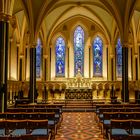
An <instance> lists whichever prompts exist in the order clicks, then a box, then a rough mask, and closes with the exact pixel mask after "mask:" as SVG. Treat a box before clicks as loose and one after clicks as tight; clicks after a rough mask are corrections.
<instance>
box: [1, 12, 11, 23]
mask: <svg viewBox="0 0 140 140" xmlns="http://www.w3.org/2000/svg"><path fill="white" fill-rule="evenodd" d="M11 18H12V16H11V15H7V14H5V13H0V21H7V22H10V20H11Z"/></svg>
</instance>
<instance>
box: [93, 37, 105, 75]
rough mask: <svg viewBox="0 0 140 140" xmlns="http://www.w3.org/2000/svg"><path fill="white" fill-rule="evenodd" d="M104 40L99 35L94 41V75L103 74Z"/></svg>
mask: <svg viewBox="0 0 140 140" xmlns="http://www.w3.org/2000/svg"><path fill="white" fill-rule="evenodd" d="M102 54H103V42H102V39H101V38H100V37H99V36H97V37H96V38H95V39H94V41H93V75H94V76H102Z"/></svg>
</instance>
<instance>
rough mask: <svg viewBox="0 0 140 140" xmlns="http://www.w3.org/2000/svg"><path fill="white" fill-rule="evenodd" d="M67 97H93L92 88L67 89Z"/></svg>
mask: <svg viewBox="0 0 140 140" xmlns="http://www.w3.org/2000/svg"><path fill="white" fill-rule="evenodd" d="M65 99H92V89H83V88H70V89H66V91H65Z"/></svg>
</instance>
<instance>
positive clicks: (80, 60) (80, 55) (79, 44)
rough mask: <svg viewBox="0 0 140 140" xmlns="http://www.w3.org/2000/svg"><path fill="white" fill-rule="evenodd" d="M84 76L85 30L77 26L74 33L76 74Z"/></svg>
mask: <svg viewBox="0 0 140 140" xmlns="http://www.w3.org/2000/svg"><path fill="white" fill-rule="evenodd" d="M78 72H80V73H81V74H82V75H84V30H83V28H82V27H81V26H77V27H76V29H75V31H74V73H75V75H76V74H77V73H78Z"/></svg>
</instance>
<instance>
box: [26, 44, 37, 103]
mask: <svg viewBox="0 0 140 140" xmlns="http://www.w3.org/2000/svg"><path fill="white" fill-rule="evenodd" d="M35 47H36V44H34V45H32V46H31V48H30V89H29V95H28V98H29V102H30V103H34V102H35V98H36V48H35Z"/></svg>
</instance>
